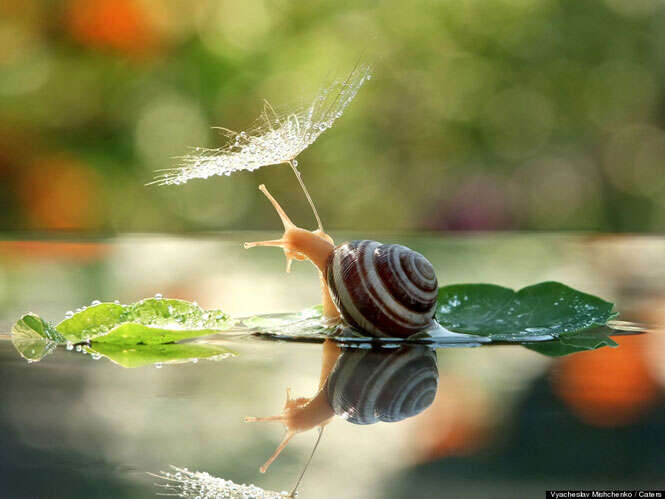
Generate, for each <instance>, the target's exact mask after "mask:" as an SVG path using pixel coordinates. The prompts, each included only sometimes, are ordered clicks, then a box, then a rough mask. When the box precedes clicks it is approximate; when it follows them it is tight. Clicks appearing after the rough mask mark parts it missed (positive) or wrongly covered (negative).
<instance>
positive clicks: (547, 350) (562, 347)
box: [523, 331, 619, 357]
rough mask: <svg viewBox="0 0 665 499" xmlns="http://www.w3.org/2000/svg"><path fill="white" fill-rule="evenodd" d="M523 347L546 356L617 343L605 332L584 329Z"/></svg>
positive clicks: (613, 345) (614, 345)
mask: <svg viewBox="0 0 665 499" xmlns="http://www.w3.org/2000/svg"><path fill="white" fill-rule="evenodd" d="M523 346H524V347H526V348H528V349H529V350H533V351H534V352H538V353H541V354H543V355H547V356H548V357H562V356H564V355H570V354H571V353H577V352H584V351H588V350H596V349H597V348H601V347H604V346H610V347H617V346H619V344H618V343H617V342H615V341H614V340H613V339H612V338H610V337H609V336H607V335H606V334H605V333H602V332H600V333H595V334H594V332H593V331H584V332H581V333H578V334H573V335H570V336H562V337H560V338H558V339H556V340H551V341H543V342H538V343H525V344H523Z"/></svg>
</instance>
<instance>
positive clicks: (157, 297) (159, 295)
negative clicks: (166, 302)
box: [155, 293, 164, 300]
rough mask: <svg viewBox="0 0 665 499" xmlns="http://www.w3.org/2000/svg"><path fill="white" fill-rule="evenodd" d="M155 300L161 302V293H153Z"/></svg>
mask: <svg viewBox="0 0 665 499" xmlns="http://www.w3.org/2000/svg"><path fill="white" fill-rule="evenodd" d="M155 298H156V299H158V300H161V299H162V298H164V295H163V294H161V293H155Z"/></svg>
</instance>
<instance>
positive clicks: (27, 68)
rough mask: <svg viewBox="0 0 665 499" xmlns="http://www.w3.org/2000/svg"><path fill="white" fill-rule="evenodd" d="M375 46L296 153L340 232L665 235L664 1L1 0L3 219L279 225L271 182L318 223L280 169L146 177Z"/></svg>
mask: <svg viewBox="0 0 665 499" xmlns="http://www.w3.org/2000/svg"><path fill="white" fill-rule="evenodd" d="M361 54H364V57H367V58H368V59H369V60H371V61H373V62H374V65H375V78H373V79H372V80H371V81H370V82H369V83H368V84H367V85H366V86H365V87H363V88H362V89H361V91H360V93H359V94H358V96H357V97H356V100H355V102H354V103H353V104H352V105H351V107H350V108H349V110H348V111H347V113H346V114H345V115H344V116H343V117H342V119H340V120H339V121H338V122H337V124H336V125H335V127H334V128H333V129H332V130H330V131H328V132H326V133H325V134H324V135H323V136H322V137H321V138H320V139H319V141H317V143H315V144H314V145H313V146H312V147H310V149H309V150H307V151H306V152H305V153H304V154H303V155H302V156H301V157H300V158H299V161H300V164H301V169H302V171H303V174H304V176H305V179H306V181H307V183H308V186H309V189H310V191H311V192H312V195H313V196H314V198H315V200H316V202H317V204H318V207H319V210H320V212H321V215H322V217H323V220H324V223H325V224H326V225H327V227H330V228H339V229H350V230H365V229H375V230H383V229H387V230H394V229H398V230H403V229H408V230H423V229H424V230H446V229H456V230H479V229H562V230H567V229H575V230H602V231H662V230H663V228H664V227H665V175H664V172H665V170H664V168H663V155H664V154H665V132H664V130H663V126H664V125H665V115H664V112H663V111H664V97H665V85H664V83H663V73H664V72H665V55H664V54H665V5H663V2H662V1H660V0H590V1H585V2H579V1H577V0H560V1H557V0H465V1H463V2H462V1H452V0H451V1H440V2H422V3H413V2H398V1H385V2H367V1H358V2H352V3H344V2H336V1H332V0H331V1H321V2H289V1H284V0H242V1H239V0H238V1H224V0H201V1H197V2H186V1H181V0H68V1H55V0H54V1H43V0H5V1H4V2H2V3H1V4H0V228H1V229H5V230H12V231H30V230H50V229H68V230H90V231H96V232H121V231H174V232H180V231H186V232H190V231H204V230H220V229H231V230H234V229H241V228H252V229H270V228H275V227H276V226H278V225H279V222H278V221H277V219H276V217H275V216H274V214H273V213H271V209H270V207H269V205H268V203H266V202H265V200H264V199H263V198H262V196H260V195H259V193H258V191H256V185H257V184H258V183H260V182H265V183H267V184H268V185H269V186H270V188H271V190H272V191H273V192H274V194H275V196H276V197H277V198H278V199H280V200H281V201H282V202H283V203H284V204H285V205H286V207H287V209H288V211H289V212H290V213H291V214H292V216H293V218H294V219H295V220H296V221H297V222H299V223H301V224H304V225H307V224H313V220H312V217H311V214H310V213H309V209H308V207H307V205H306V203H305V201H304V198H303V196H302V193H301V192H300V191H299V189H298V188H297V184H296V182H295V179H294V177H293V175H292V174H291V173H290V171H289V170H288V167H285V166H274V167H267V168H263V169H262V170H260V171H259V172H257V173H253V174H250V173H240V174H236V175H234V176H232V177H229V178H212V179H209V180H207V181H192V182H190V183H189V184H187V185H185V186H179V187H168V188H167V187H155V186H150V187H148V186H146V185H145V184H146V183H148V182H149V181H150V180H151V179H152V178H153V175H154V171H155V170H157V169H160V168H168V167H171V166H174V164H175V162H176V160H175V159H173V158H174V157H175V156H178V155H182V154H185V153H186V152H187V151H188V148H189V147H193V146H212V147H214V146H219V145H221V144H222V143H223V139H222V136H221V134H219V133H218V132H217V131H215V130H213V129H212V127H213V126H224V127H228V128H231V129H234V130H243V129H245V128H247V127H249V126H250V125H251V123H252V122H253V120H254V119H255V118H256V117H257V116H258V115H259V113H260V111H261V109H262V100H263V99H267V100H269V101H270V102H271V103H273V104H275V105H284V104H287V105H288V104H291V103H293V104H297V103H299V102H303V99H305V100H304V101H305V102H306V99H307V98H309V97H310V96H312V95H313V94H314V93H315V92H316V90H317V88H319V86H320V85H322V84H324V83H325V82H326V81H329V80H330V78H332V77H334V76H344V75H345V74H346V73H348V72H349V71H350V69H351V68H352V67H353V64H354V63H355V62H356V61H357V60H358V58H359V57H360V56H361Z"/></svg>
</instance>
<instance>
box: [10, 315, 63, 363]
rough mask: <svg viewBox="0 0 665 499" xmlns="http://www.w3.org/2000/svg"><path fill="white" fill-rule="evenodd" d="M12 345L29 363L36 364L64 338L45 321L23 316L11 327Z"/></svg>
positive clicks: (36, 317) (32, 316)
mask: <svg viewBox="0 0 665 499" xmlns="http://www.w3.org/2000/svg"><path fill="white" fill-rule="evenodd" d="M11 336H12V344H13V345H14V348H16V350H17V351H18V353H19V354H20V355H21V356H22V357H23V358H24V359H26V360H28V361H30V362H37V361H39V360H41V359H42V358H44V357H45V356H46V355H48V354H50V353H52V352H53V351H54V350H55V348H56V346H57V345H58V343H59V342H63V341H64V338H63V337H62V335H61V334H60V333H58V331H56V330H55V329H54V328H53V327H51V326H50V325H49V324H48V323H47V322H46V321H44V320H43V319H41V318H40V317H38V316H36V315H34V314H25V315H24V316H23V317H21V318H20V319H19V320H18V321H17V322H16V324H14V326H13V327H12V331H11Z"/></svg>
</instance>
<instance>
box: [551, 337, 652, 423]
mask: <svg viewBox="0 0 665 499" xmlns="http://www.w3.org/2000/svg"><path fill="white" fill-rule="evenodd" d="M615 340H616V341H617V343H619V347H618V348H602V349H600V350H595V351H592V352H584V353H578V354H575V355H572V356H570V357H567V358H565V359H562V360H561V362H560V364H559V365H558V366H557V368H556V369H555V371H554V373H553V376H552V383H553V386H554V390H555V392H556V393H557V394H558V396H559V397H561V399H562V400H563V401H564V402H565V403H566V405H567V406H568V407H569V408H570V409H571V411H572V412H573V413H575V414H576V415H577V416H578V417H579V418H580V419H581V420H583V421H584V422H585V423H587V424H590V425H593V426H601V427H614V426H624V425H628V424H630V423H632V422H634V421H635V420H637V419H638V418H639V417H640V416H641V415H642V414H643V413H644V412H645V411H646V410H647V409H648V408H649V407H650V406H651V404H652V403H653V402H654V401H655V400H656V399H657V397H658V395H659V393H660V389H659V386H658V383H657V381H656V380H655V378H654V377H653V375H652V373H651V371H650V369H649V366H648V363H647V360H646V355H645V354H646V346H647V341H646V340H647V338H646V337H645V336H633V337H623V338H619V339H617V338H615Z"/></svg>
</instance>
